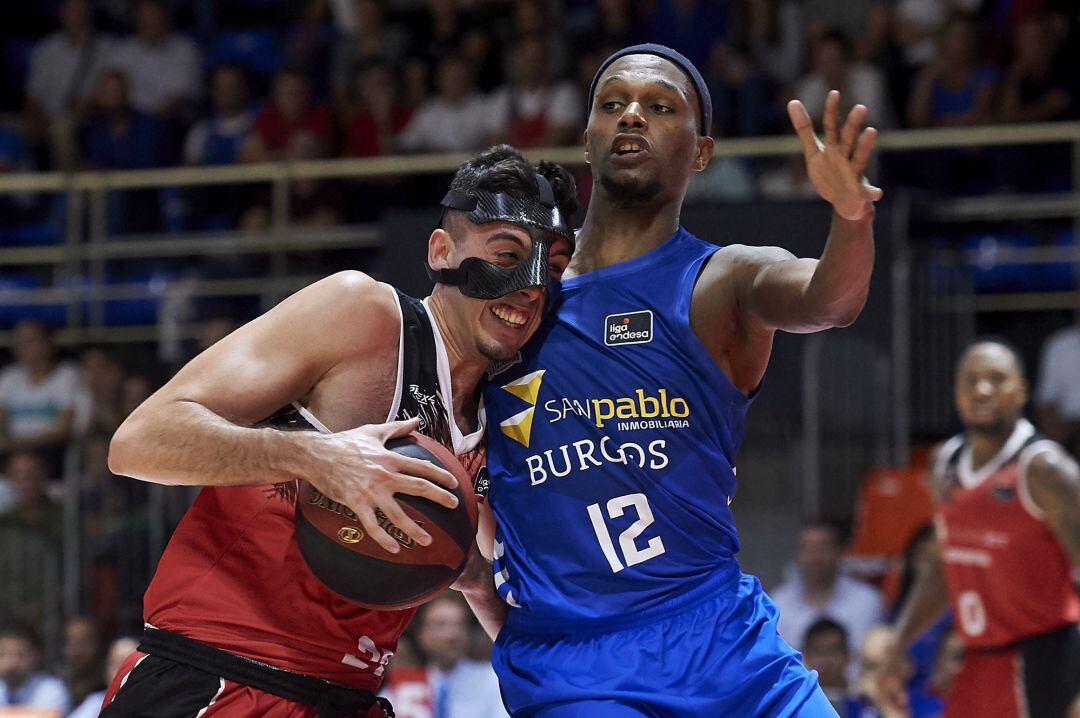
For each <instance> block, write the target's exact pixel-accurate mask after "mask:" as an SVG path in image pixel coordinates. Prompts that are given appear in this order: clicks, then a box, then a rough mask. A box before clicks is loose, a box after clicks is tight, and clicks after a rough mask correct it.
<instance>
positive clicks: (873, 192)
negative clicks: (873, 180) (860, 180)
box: [859, 183, 885, 202]
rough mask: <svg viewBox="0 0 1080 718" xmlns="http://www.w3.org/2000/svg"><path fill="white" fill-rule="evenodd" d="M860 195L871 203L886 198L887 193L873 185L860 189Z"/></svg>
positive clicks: (863, 186)
mask: <svg viewBox="0 0 1080 718" xmlns="http://www.w3.org/2000/svg"><path fill="white" fill-rule="evenodd" d="M859 194H860V195H861V196H862V197H863V198H864V199H868V200H870V201H871V202H877V201H878V200H879V199H881V198H882V197H884V196H885V192H884V191H883V190H881V189H880V188H878V187H875V186H874V185H872V184H865V183H864V184H863V185H862V186H861V187H859Z"/></svg>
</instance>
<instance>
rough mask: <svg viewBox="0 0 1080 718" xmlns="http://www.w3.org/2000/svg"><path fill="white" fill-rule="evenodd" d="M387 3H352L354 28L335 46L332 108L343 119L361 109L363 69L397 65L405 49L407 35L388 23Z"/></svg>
mask: <svg viewBox="0 0 1080 718" xmlns="http://www.w3.org/2000/svg"><path fill="white" fill-rule="evenodd" d="M386 4H387V0H354V1H353V7H354V15H355V19H356V27H355V29H354V30H353V31H352V32H350V33H349V34H347V35H344V36H342V37H341V38H340V39H339V40H338V41H337V44H336V45H335V46H334V55H333V65H332V67H331V77H330V79H331V86H332V87H333V90H334V105H335V107H336V108H337V110H338V112H339V113H340V114H341V115H343V116H349V115H352V114H353V113H355V112H357V111H359V110H362V109H363V106H362V105H360V106H357V105H356V104H355V100H356V99H357V95H358V87H357V84H356V82H357V80H358V79H359V78H360V77H361V76H362V70H363V69H364V68H366V67H367V66H368V65H370V64H371V63H372V62H375V61H380V62H389V63H397V62H400V61H401V59H402V58H403V57H404V55H405V51H406V50H407V49H408V43H409V35H408V32H407V31H406V30H405V28H403V27H401V26H400V25H398V24H396V23H388V22H387V19H386Z"/></svg>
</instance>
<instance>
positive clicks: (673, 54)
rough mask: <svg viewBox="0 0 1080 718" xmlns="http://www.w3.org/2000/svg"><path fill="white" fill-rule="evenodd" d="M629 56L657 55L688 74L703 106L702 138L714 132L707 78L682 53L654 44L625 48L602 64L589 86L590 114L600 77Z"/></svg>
mask: <svg viewBox="0 0 1080 718" xmlns="http://www.w3.org/2000/svg"><path fill="white" fill-rule="evenodd" d="M627 55H656V56H657V57H662V58H664V59H665V60H667V61H669V62H672V63H674V64H675V65H676V66H678V68H679V69H680V70H682V71H683V72H684V73H685V74H686V77H687V78H688V79H689V80H690V82H692V83H693V84H694V89H695V90H697V96H698V104H699V105H701V128H700V129H701V134H702V136H704V135H708V134H709V133H710V132H712V97H711V96H710V95H709V87H708V86H707V85H706V84H705V78H703V77H702V76H701V73H700V72H698V69H697V68H696V67H694V63H692V62H690V60H688V59H687V58H686V56H684V55H683V54H682V53H680V52H678V51H676V50H672V49H671V48H670V47H664V46H663V45H657V44H655V43H652V42H647V43H644V44H642V45H631V46H630V47H624V48H623V49H621V50H619V51H618V52H616V53H615V54H613V55H612V56H611V57H609V58H608V59H606V60H604V61H603V62H602V63H600V69H599V70H597V71H596V75H595V76H594V77H593V79H592V84H590V85H589V111H590V112H591V111H592V103H593V96H594V95H595V94H596V83H597V82H599V81H600V76H601V75H603V74H604V70H606V69H608V67H609V66H610V65H611V63H613V62H615V61H616V60H618V59H619V58H620V57H626V56H627Z"/></svg>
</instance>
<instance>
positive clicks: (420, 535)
mask: <svg viewBox="0 0 1080 718" xmlns="http://www.w3.org/2000/svg"><path fill="white" fill-rule="evenodd" d="M379 508H381V509H382V512H383V513H384V514H385V515H386V518H387V519H389V520H390V523H392V524H393V525H394V526H396V527H398V528H399V529H401V531H403V532H404V533H405V535H406V536H408V537H409V538H411V539H413V540H414V541H416V543H418V544H420V545H421V546H430V545H431V534H429V533H428V532H427V531H425V530H424V529H422V528H420V524H418V523H416V522H415V521H413V520H412V519H411V518H410V517H409V515H408V514H406V513H405V512H404V511H403V510H402V508H401V504H399V503H398V502H397V500H396V499H394V498H392V497H391V498H390V499H388V500H386V501H384V502H382V504H381V505H380V507H379ZM392 540H393V539H392ZM394 543H397V541H396V540H394Z"/></svg>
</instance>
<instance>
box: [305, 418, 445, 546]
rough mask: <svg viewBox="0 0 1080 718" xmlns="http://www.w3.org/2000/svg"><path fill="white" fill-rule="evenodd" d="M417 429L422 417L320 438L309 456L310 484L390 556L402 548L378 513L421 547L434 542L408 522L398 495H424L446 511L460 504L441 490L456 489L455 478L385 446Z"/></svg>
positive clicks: (408, 519) (427, 462)
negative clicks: (353, 517) (344, 510)
mask: <svg viewBox="0 0 1080 718" xmlns="http://www.w3.org/2000/svg"><path fill="white" fill-rule="evenodd" d="M419 426H420V420H419V419H409V420H408V421H392V422H389V423H387V424H369V425H367V426H361V427H357V428H356V429H350V430H349V431H342V432H339V433H336V434H320V435H318V436H319V440H318V442H317V444H316V445H315V447H316V450H315V452H313V453H314V455H313V456H312V457H311V458H312V460H313V462H314V466H313V468H312V471H310V472H308V475H307V479H308V481H310V482H311V483H312V484H313V485H314V486H315V488H317V489H318V490H319V491H320V492H321V493H322V494H323V495H324V496H326V497H328V498H330V499H332V500H334V501H338V502H340V503H343V504H345V505H346V506H348V507H349V508H350V509H352V510H353V512H355V513H356V516H357V518H358V520H359V521H360V525H361V526H363V527H364V530H365V531H366V532H367V534H368V536H371V537H372V538H373V539H374V540H375V541H376V542H377V543H378V544H379V545H380V546H382V547H383V548H384V549H386V550H387V551H389V552H390V553H397V552H398V551H400V550H401V549H400V546H399V544H398V542H397V541H396V540H394V539H393V538H392V537H391V536H390V534H388V533H387V532H386V531H383V530H382V529H381V528H380V527H379V519H378V517H377V516H376V511H380V512H382V514H383V515H384V516H385V517H386V518H387V519H389V521H390V522H391V523H392V524H394V525H395V526H397V527H398V528H399V529H401V530H402V531H404V532H405V533H406V534H407V535H408V536H409V537H410V538H412V539H414V540H415V541H416V542H417V543H418V544H420V545H421V546H428V545H430V544H431V535H430V534H428V532H427V531H425V530H424V529H422V528H421V527H420V525H419V524H417V523H416V522H415V521H413V520H412V519H411V518H409V516H408V515H407V514H406V513H405V511H404V510H402V508H401V504H399V503H398V502H397V499H395V498H394V494H407V495H410V496H422V497H423V498H425V499H430V500H431V501H434V502H435V503H437V504H440V505H442V506H445V507H446V508H448V509H453V508H456V507H457V504H458V500H457V497H456V496H454V495H453V494H451V493H450V492H449V491H446V490H445V489H444V488H440V487H445V488H446V489H453V488H455V487H457V479H456V478H454V475H453V474H451V473H450V472H449V471H446V470H444V469H440V468H439V467H437V466H435V465H434V464H432V463H431V462H429V461H424V460H423V459H416V458H413V457H409V456H403V455H401V454H398V453H396V452H393V451H390V450H389V449H387V448H386V442H387V441H389V440H390V439H395V438H399V437H403V436H407V435H408V434H410V433H411V432H413V431H416V429H417V428H418V427H419Z"/></svg>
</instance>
